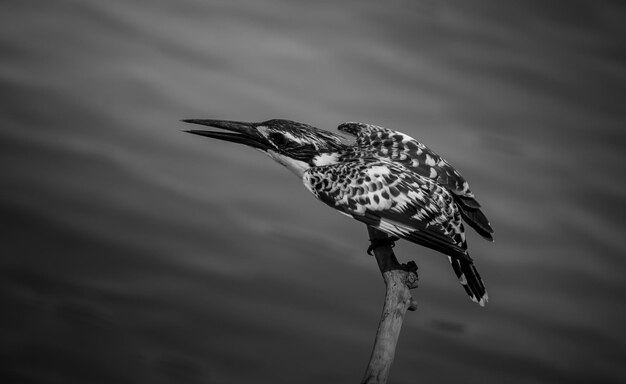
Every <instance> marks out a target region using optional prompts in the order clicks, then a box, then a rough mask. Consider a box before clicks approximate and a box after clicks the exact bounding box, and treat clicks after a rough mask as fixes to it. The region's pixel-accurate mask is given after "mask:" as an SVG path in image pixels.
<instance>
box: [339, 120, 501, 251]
mask: <svg viewBox="0 0 626 384" xmlns="http://www.w3.org/2000/svg"><path fill="white" fill-rule="evenodd" d="M338 129H339V130H340V131H342V132H345V133H348V134H350V135H353V136H356V145H355V146H354V147H353V149H352V150H351V151H350V152H349V156H356V157H361V156H373V157H380V158H385V159H389V160H391V161H393V162H396V163H399V164H402V165H404V166H405V167H407V168H408V169H410V170H411V171H413V172H415V173H417V174H419V175H421V176H424V177H428V178H430V179H432V180H434V181H436V182H437V183H438V184H439V185H441V186H443V187H444V188H446V189H448V190H449V191H450V192H452V196H453V197H454V199H455V201H456V202H457V204H458V205H459V208H460V212H461V215H462V216H463V219H464V220H465V222H466V223H467V224H469V225H470V226H471V227H472V228H474V229H475V230H476V232H478V233H479V234H480V235H481V236H483V237H484V238H486V239H488V240H493V237H492V234H493V229H492V228H491V224H490V223H489V220H487V217H486V216H485V215H484V214H483V212H482V211H481V210H480V204H479V203H478V201H476V199H475V198H474V194H473V193H472V191H471V190H470V188H469V184H468V183H467V181H466V180H465V178H463V176H462V175H461V174H460V173H459V172H458V171H457V170H456V169H454V167H452V166H451V165H450V164H449V163H448V162H447V161H446V160H445V159H443V158H442V157H441V156H439V155H437V154H436V153H435V152H433V151H432V150H430V149H429V148H428V147H426V146H425V145H424V144H422V143H420V142H418V141H417V140H415V139H414V138H412V137H411V136H408V135H406V134H404V133H401V132H397V131H394V130H391V129H387V128H383V127H379V126H376V125H371V124H363V123H344V124H341V125H340V126H339V127H338Z"/></svg>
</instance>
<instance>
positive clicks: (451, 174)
mask: <svg viewBox="0 0 626 384" xmlns="http://www.w3.org/2000/svg"><path fill="white" fill-rule="evenodd" d="M183 121H184V122H186V123H192V124H199V125H203V126H209V127H213V128H219V129H221V131H214V130H189V131H187V132H189V133H193V134H196V135H201V136H206V137H210V138H214V139H220V140H225V141H230V142H235V143H240V144H245V145H247V146H250V147H253V148H256V149H258V150H260V151H262V152H264V153H266V154H267V155H269V156H270V157H271V158H272V159H274V160H275V161H277V162H278V163H280V164H282V165H284V166H286V167H287V168H288V169H290V170H291V171H292V172H294V173H295V174H296V175H298V177H300V178H301V179H302V182H303V183H304V186H305V187H306V188H307V189H308V190H309V191H311V192H312V193H313V195H315V197H316V198H317V199H319V200H321V201H322V202H324V203H326V204H327V205H329V206H331V207H332V208H335V209H336V210H338V211H339V212H341V213H343V214H345V215H348V216H350V217H352V218H354V219H356V220H358V221H361V222H363V223H365V224H367V225H370V226H372V227H374V228H377V229H378V230H380V231H382V232H385V233H387V234H389V235H391V236H392V239H394V240H397V239H398V238H402V239H405V240H408V241H410V242H413V243H417V244H420V245H423V246H425V247H428V248H431V249H434V250H437V251H439V252H441V253H443V254H445V255H448V258H449V260H450V263H451V264H452V268H453V269H454V272H455V274H456V276H457V277H458V278H459V280H460V282H461V284H462V285H463V288H465V291H466V292H467V294H468V295H469V297H470V298H471V299H472V300H473V301H475V302H477V303H479V304H480V305H481V306H484V305H485V302H487V299H488V296H487V292H486V290H485V286H484V284H483V281H482V279H481V277H480V275H479V274H478V271H477V270H476V267H475V266H474V264H473V261H472V259H471V258H470V256H469V253H468V252H467V243H466V241H465V231H464V228H463V222H462V221H461V219H463V220H464V221H465V222H466V223H467V224H468V225H469V226H471V227H472V228H474V229H475V230H476V231H477V232H478V233H479V234H480V235H482V236H483V237H484V238H486V239H488V240H493V239H492V236H491V235H492V233H493V229H491V226H490V224H489V221H488V220H487V218H486V217H485V215H484V214H483V213H482V212H481V210H480V204H479V203H478V202H477V201H476V199H474V194H473V193H472V192H471V191H470V189H469V185H468V183H467V181H465V179H464V178H463V176H461V174H460V173H459V172H458V171H457V170H456V169H454V168H453V167H452V166H451V165H450V164H449V163H448V162H447V161H446V160H444V159H443V158H441V157H440V156H439V155H437V154H436V153H434V152H433V151H431V150H430V149H429V148H427V147H426V146H425V145H424V144H422V143H420V142H418V141H417V140H415V139H413V138H412V137H410V136H408V135H406V134H404V133H401V132H397V131H394V130H391V129H386V128H383V127H378V126H375V125H370V124H363V123H344V124H341V125H340V126H339V127H338V129H339V131H341V132H344V133H346V134H348V135H352V136H355V137H356V140H355V142H354V143H349V142H348V141H347V140H346V139H345V138H344V137H343V136H340V135H338V134H335V133H331V132H328V131H324V130H321V129H318V128H315V127H312V126H310V125H307V124H303V123H298V122H295V121H290V120H278V119H275V120H268V121H264V122H261V123H245V122H239V121H227V120H196V119H190V120H183Z"/></svg>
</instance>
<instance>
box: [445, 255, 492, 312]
mask: <svg viewBox="0 0 626 384" xmlns="http://www.w3.org/2000/svg"><path fill="white" fill-rule="evenodd" d="M448 258H449V259H450V264H452V269H454V273H456V276H457V277H458V278H459V281H460V282H461V285H462V286H463V288H464V289H465V292H467V295H468V296H469V297H470V299H472V301H475V302H477V303H478V304H480V306H481V307H484V306H485V303H486V302H487V301H488V300H489V296H488V295H487V290H486V289H485V284H483V279H481V278H480V275H479V274H478V270H477V269H476V267H475V266H474V264H473V263H472V262H471V261H468V260H465V259H458V258H452V257H448Z"/></svg>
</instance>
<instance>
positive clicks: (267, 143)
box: [183, 119, 346, 176]
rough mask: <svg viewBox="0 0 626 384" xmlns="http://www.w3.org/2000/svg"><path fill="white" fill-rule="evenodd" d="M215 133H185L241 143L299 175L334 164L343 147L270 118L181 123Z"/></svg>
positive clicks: (325, 135)
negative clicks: (262, 119) (318, 167)
mask: <svg viewBox="0 0 626 384" xmlns="http://www.w3.org/2000/svg"><path fill="white" fill-rule="evenodd" d="M183 122H185V123H191V124H198V125H204V126H208V127H213V128H219V129H220V131H216V130H198V129H193V130H188V131H186V132H189V133H192V134H194V135H200V136H206V137H211V138H214V139H219V140H224V141H230V142H233V143H239V144H244V145H247V146H249V147H252V148H255V149H258V150H260V151H262V152H265V153H266V154H268V155H269V156H270V157H271V158H272V159H274V160H276V161H277V162H279V163H280V164H282V165H284V166H286V167H287V168H289V169H290V170H291V171H293V172H294V173H296V174H297V175H299V176H302V173H303V172H304V171H305V170H307V169H308V168H310V167H314V166H320V165H326V164H331V163H333V162H335V161H337V159H338V157H339V154H340V152H341V151H342V150H343V149H344V148H345V146H346V144H345V142H344V139H343V137H341V136H339V135H337V134H334V133H331V132H328V131H324V130H321V129H318V128H315V127H312V126H310V125H307V124H303V123H298V122H296V121H291V120H280V119H273V120H268V121H263V122H260V123H246V122H241V121H230V120H196V119H189V120H183Z"/></svg>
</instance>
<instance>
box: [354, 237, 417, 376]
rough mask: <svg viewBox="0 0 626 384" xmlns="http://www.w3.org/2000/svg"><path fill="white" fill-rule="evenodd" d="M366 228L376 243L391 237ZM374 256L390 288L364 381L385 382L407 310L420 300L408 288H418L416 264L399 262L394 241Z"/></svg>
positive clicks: (415, 305)
mask: <svg viewBox="0 0 626 384" xmlns="http://www.w3.org/2000/svg"><path fill="white" fill-rule="evenodd" d="M367 231H368V233H369V236H370V241H374V242H376V241H380V240H385V239H387V238H388V236H387V234H386V233H384V232H381V231H379V230H377V229H375V228H372V227H370V226H368V227H367ZM374 255H375V256H376V261H377V262H378V268H379V269H380V272H381V273H382V275H383V279H384V280H385V286H386V287H387V291H386V293H385V304H384V306H383V313H382V315H381V318H380V323H379V324H378V331H377V332H376V340H375V341H374V349H373V350H372V356H371V357H370V362H369V364H368V366H367V370H366V371H365V376H364V377H363V381H362V383H367V384H374V383H376V384H383V383H386V382H387V377H388V376H389V371H390V369H391V364H392V363H393V358H394V355H395V352H396V344H397V342H398V336H399V335H400V328H401V327H402V320H403V319H404V314H405V313H406V311H407V310H411V311H414V310H416V309H417V303H416V302H415V300H413V297H412V296H411V292H410V291H409V289H412V288H416V287H417V265H416V264H415V262H413V261H410V262H408V263H407V264H400V263H399V262H398V259H396V256H395V255H394V253H393V250H392V247H391V244H387V245H379V246H377V247H375V248H374Z"/></svg>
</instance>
